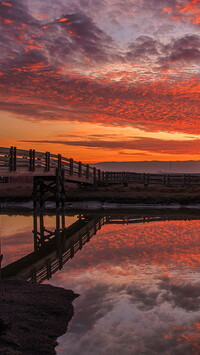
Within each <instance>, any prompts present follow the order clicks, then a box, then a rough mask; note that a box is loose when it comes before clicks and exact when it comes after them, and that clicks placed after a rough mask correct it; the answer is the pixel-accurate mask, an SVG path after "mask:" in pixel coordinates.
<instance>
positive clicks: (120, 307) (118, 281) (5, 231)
mask: <svg viewBox="0 0 200 355" xmlns="http://www.w3.org/2000/svg"><path fill="white" fill-rule="evenodd" d="M0 219H1V250H2V254H3V261H2V267H4V266H6V265H8V264H10V263H12V262H14V261H16V260H18V259H20V258H22V257H24V256H25V255H27V254H29V253H31V252H33V249H34V242H33V234H34V233H33V232H32V230H33V229H34V228H33V226H36V224H34V219H33V216H30V215H29V216H24V215H10V216H8V215H1V216H0ZM37 219H38V223H37V228H41V226H43V227H44V224H45V228H46V229H47V230H48V231H55V228H56V226H55V220H56V217H55V216H44V217H43V218H42V220H41V218H40V217H37ZM41 221H42V224H41ZM57 223H58V219H57ZM59 223H61V222H59ZM81 223H82V224H81ZM70 225H71V226H74V229H73V230H72V234H74V233H75V234H76V232H77V231H78V244H76V243H75V242H76V240H77V236H76V237H73V238H75V239H76V240H75V239H73V240H74V245H75V244H76V245H78V247H74V246H72V243H71V244H69V246H70V247H69V248H68V249H69V250H68V252H66V251H64V249H62V250H63V251H64V254H63V255H64V256H63V258H62V262H61V261H60V263H59V267H60V269H59V267H58V270H57V268H56V267H55V268H54V269H55V270H56V272H55V273H53V272H52V275H51V278H49V280H44V281H43V282H44V283H50V284H52V285H55V286H59V287H64V288H66V289H72V290H73V291H74V292H76V293H79V294H80V296H79V297H78V298H77V299H76V300H75V301H74V307H75V315H74V317H73V318H72V320H71V322H70V324H69V327H68V332H67V333H66V334H65V335H63V336H62V337H61V338H59V345H58V346H57V348H56V351H57V353H58V354H59V355H64V354H72V355H79V354H83V355H89V354H91V355H92V354H97V355H98V354H99V355H107V354H109V355H112V354H113V355H118V354H119V355H121V354H149V355H151V354H169V355H171V354H181V355H182V354H183V355H184V354H195V355H198V354H200V269H199V264H200V235H199V231H200V220H199V219H198V218H197V217H196V218H194V219H193V218H191V215H190V217H189V219H188V218H187V217H186V216H185V217H184V219H183V218H180V219H179V217H177V216H176V217H174V216H172V215H171V216H170V217H168V218H165V217H164V218H163V216H162V217H160V216H157V215H154V216H151V217H150V216H148V215H146V216H145V218H144V216H140V215H139V214H137V216H135V215H134V216H133V215H130V214H129V216H127V215H124V214H123V216H122V215H119V214H118V215H107V216H97V215H96V216H87V217H85V216H80V215H79V216H78V215H71V216H65V227H69V226H70ZM91 226H92V227H91ZM57 227H58V226H57ZM59 227H60V225H59ZM71 228H73V227H71ZM81 228H82V229H81ZM84 228H85V230H86V234H87V236H86V238H85V237H83V239H82V241H81V242H80V231H81V230H82V232H83V234H84V233H85V230H84ZM98 229H99V230H98ZM89 231H91V232H89ZM88 233H89V238H88ZM35 235H36V234H35ZM52 238H53V237H52ZM67 238H68V237H67ZM84 238H85V239H84ZM35 245H36V244H35ZM67 253H68V254H67ZM67 255H68V256H67ZM67 259H69V260H68V261H67V262H66V263H65V260H67ZM53 265H56V263H55V261H54V264H53ZM52 270H53V269H52ZM47 274H48V273H47ZM47 274H46V278H47V277H48V276H49V274H48V275H47ZM41 275H43V276H44V272H43V273H41V272H40V273H39V272H37V271H36V279H37V281H39V282H40V278H41ZM23 277H24V278H27V279H28V276H27V275H26V273H24V274H23Z"/></svg>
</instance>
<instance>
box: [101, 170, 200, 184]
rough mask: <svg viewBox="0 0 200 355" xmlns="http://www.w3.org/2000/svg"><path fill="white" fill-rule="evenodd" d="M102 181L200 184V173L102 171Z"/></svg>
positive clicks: (108, 182) (115, 182) (114, 182)
mask: <svg viewBox="0 0 200 355" xmlns="http://www.w3.org/2000/svg"><path fill="white" fill-rule="evenodd" d="M103 181H104V183H107V184H111V183H112V184H118V183H123V184H131V183H132V184H143V185H145V186H148V185H164V186H192V185H193V186H196V185H200V174H180V173H176V174H175V173H174V174H171V173H169V174H167V173H166V174H145V173H134V172H108V171H106V172H104V173H103Z"/></svg>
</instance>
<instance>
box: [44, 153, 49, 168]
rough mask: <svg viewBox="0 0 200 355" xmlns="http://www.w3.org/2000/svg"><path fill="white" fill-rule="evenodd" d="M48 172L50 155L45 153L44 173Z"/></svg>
mask: <svg viewBox="0 0 200 355" xmlns="http://www.w3.org/2000/svg"><path fill="white" fill-rule="evenodd" d="M49 170H50V153H49V152H46V153H45V171H49Z"/></svg>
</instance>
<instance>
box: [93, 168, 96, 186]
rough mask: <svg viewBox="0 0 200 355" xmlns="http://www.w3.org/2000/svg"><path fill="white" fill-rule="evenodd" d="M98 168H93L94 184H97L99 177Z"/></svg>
mask: <svg viewBox="0 0 200 355" xmlns="http://www.w3.org/2000/svg"><path fill="white" fill-rule="evenodd" d="M96 170H97V169H96V168H95V167H94V168H93V176H94V184H96V180H97V176H96Z"/></svg>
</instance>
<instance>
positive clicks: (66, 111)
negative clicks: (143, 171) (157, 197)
mask: <svg viewBox="0 0 200 355" xmlns="http://www.w3.org/2000/svg"><path fill="white" fill-rule="evenodd" d="M199 4H200V3H199V1H198V0H195V1H194V0H182V1H178V0H163V1H160V2H158V1H156V0H150V1H149V0H148V1H147V0H140V1H139V2H138V1H131V0H125V1H123V2H120V1H117V0H106V1H104V2H102V3H98V2H96V1H90V2H89V1H83V0H73V1H70V2H69V1H67V0H61V1H59V2H57V1H53V0H47V1H45V4H44V3H42V2H39V1H38V0H36V1H34V2H32V1H31V0H28V1H24V0H18V1H16V0H8V1H0V24H1V29H2V31H1V33H2V35H1V47H2V52H1V58H0V79H1V80H0V95H1V99H0V111H1V131H0V136H1V146H10V145H15V146H17V147H18V148H21V149H29V148H30V147H31V148H35V149H37V150H40V151H45V150H48V151H51V152H52V153H61V154H62V155H64V156H67V157H73V158H74V159H76V160H82V161H85V162H89V163H94V162H100V161H123V160H125V161H140V160H162V161H168V160H170V161H176V160H181V161H184V160H199V153H200V125H198V123H199V117H200V114H199V112H200V100H199V99H200V84H199V78H200V66H199V61H200V35H199V28H200V27H199V26H200V10H199Z"/></svg>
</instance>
